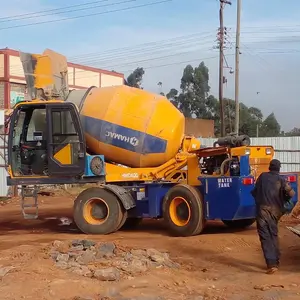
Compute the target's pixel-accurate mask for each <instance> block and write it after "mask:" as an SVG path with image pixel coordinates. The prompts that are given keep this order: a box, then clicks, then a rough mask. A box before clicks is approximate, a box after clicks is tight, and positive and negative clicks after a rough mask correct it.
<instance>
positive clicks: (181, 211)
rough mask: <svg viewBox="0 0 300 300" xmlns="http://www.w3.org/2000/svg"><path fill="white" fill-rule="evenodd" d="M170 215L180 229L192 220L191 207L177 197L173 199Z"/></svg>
mask: <svg viewBox="0 0 300 300" xmlns="http://www.w3.org/2000/svg"><path fill="white" fill-rule="evenodd" d="M169 213H170V218H171V220H172V222H173V223H174V224H175V225H177V226H180V227H183V226H185V225H187V224H188V223H189V221H190V219H191V208H190V205H189V204H188V202H187V201H186V200H185V199H184V198H182V197H175V198H174V199H172V201H171V203H170V207H169Z"/></svg>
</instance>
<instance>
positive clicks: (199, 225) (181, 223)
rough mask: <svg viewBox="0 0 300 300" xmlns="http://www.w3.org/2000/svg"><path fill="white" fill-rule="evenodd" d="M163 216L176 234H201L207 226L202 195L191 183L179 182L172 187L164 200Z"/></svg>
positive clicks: (171, 230)
mask: <svg viewBox="0 0 300 300" xmlns="http://www.w3.org/2000/svg"><path fill="white" fill-rule="evenodd" d="M163 217H164V221H165V223H166V226H167V228H168V229H169V231H170V233H171V234H172V235H174V236H192V235H198V234H200V233H201V232H202V231H203V229H204V227H205V216H204V205H203V198H202V195H201V194H200V192H199V191H198V190H197V189H195V188H194V187H192V186H189V185H185V184H178V185H176V186H174V187H172V188H171V189H170V190H169V191H168V192H167V194H166V195H165V198H164V201H163Z"/></svg>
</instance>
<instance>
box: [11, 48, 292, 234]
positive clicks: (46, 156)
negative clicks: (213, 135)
mask: <svg viewBox="0 0 300 300" xmlns="http://www.w3.org/2000/svg"><path fill="white" fill-rule="evenodd" d="M20 58H21V61H22V64H23V68H24V73H25V78H26V82H27V89H28V95H29V97H30V99H29V100H28V101H23V102H19V103H17V104H16V105H15V107H14V108H13V112H12V114H11V116H10V121H9V123H8V124H9V125H8V127H9V128H8V174H9V176H8V178H7V182H8V185H18V186H21V187H22V188H21V195H22V211H23V214H24V217H25V218H37V213H34V214H28V212H27V209H28V208H30V207H31V208H33V209H37V207H38V204H37V188H38V187H39V186H41V185H49V184H84V183H94V184H95V186H93V187H89V188H86V189H84V190H83V191H82V192H81V193H80V194H79V195H78V196H77V198H76V199H75V201H74V212H73V215H74V221H75V223H76V225H77V226H78V228H79V229H80V230H81V231H82V232H83V233H87V234H108V233H113V232H115V231H117V230H119V229H120V228H122V227H123V226H125V224H127V225H128V224H129V225H130V224H131V226H134V225H137V224H138V223H139V222H140V220H142V219H143V218H155V219H160V218H161V219H163V220H164V221H165V223H166V227H167V228H168V229H169V231H170V233H171V234H173V235H176V236H191V235H196V234H200V233H201V232H202V231H203V229H204V227H205V224H206V222H207V221H209V220H216V219H219V220H222V221H223V222H224V223H225V224H226V225H227V226H231V227H235V228H244V227H248V226H250V225H251V224H253V223H254V217H255V203H254V199H253V198H252V197H251V195H250V191H251V189H252V188H253V185H254V181H255V178H256V176H258V175H259V174H260V172H262V171H264V170H266V169H267V167H268V163H269V161H270V160H271V159H272V157H273V154H274V150H273V148H272V147H271V146H259V147H258V146H250V145H249V139H248V138H247V137H243V136H242V137H238V136H230V137H226V138H221V139H219V140H218V141H216V143H215V145H214V146H213V147H203V146H201V145H200V142H199V140H197V139H196V138H194V137H190V136H185V135H184V124H185V119H184V116H183V115H182V113H181V112H180V111H179V110H178V109H177V108H176V107H175V106H173V104H171V103H170V102H169V101H168V99H166V98H165V97H163V96H161V95H156V94H153V93H149V92H147V91H144V90H140V89H135V88H132V87H128V86H114V87H105V88H97V87H93V86H92V87H90V88H88V89H86V90H73V91H69V88H68V84H67V83H68V72H67V70H68V68H67V60H66V58H65V57H64V56H62V55H60V54H58V53H55V52H53V51H51V50H45V52H44V53H43V54H42V55H37V54H29V53H20ZM286 176H287V179H288V180H289V181H290V182H291V184H292V185H293V188H294V189H295V190H296V186H295V184H296V180H297V176H296V175H294V174H290V175H286ZM296 197H297V196H295V201H296V199H297V198H296ZM29 198H33V199H34V201H33V204H29V203H28V200H29Z"/></svg>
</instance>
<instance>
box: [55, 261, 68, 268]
mask: <svg viewBox="0 0 300 300" xmlns="http://www.w3.org/2000/svg"><path fill="white" fill-rule="evenodd" d="M55 266H56V267H57V268H60V269H62V270H66V269H69V264H68V263H67V262H65V261H58V262H56V264H55Z"/></svg>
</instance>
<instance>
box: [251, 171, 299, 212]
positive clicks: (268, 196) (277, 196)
mask: <svg viewBox="0 0 300 300" xmlns="http://www.w3.org/2000/svg"><path fill="white" fill-rule="evenodd" d="M251 194H252V196H253V197H254V199H255V202H256V206H257V208H258V209H259V208H260V207H272V208H273V209H276V210H277V211H278V212H279V211H280V212H284V203H285V199H286V196H287V197H288V198H292V197H293V196H294V194H295V192H294V190H293V189H292V188H291V186H290V185H289V184H288V183H287V182H286V181H285V180H284V179H283V178H282V177H281V176H280V175H279V172H275V171H270V172H265V173H262V174H260V176H259V177H258V179H257V181H256V184H255V187H254V189H253V190H252V191H251Z"/></svg>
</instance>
